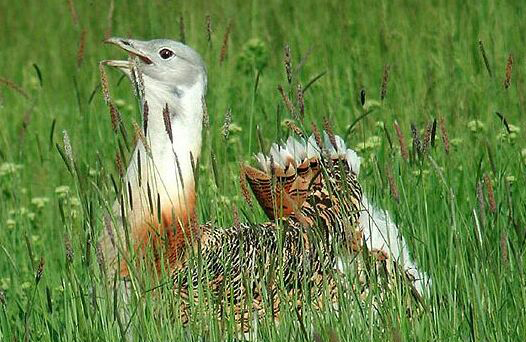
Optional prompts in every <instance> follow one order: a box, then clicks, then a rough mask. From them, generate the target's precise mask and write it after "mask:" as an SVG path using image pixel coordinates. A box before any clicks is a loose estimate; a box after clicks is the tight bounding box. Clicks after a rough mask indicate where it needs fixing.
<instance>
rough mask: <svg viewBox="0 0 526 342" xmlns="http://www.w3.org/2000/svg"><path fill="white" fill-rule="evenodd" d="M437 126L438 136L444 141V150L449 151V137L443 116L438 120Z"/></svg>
mask: <svg viewBox="0 0 526 342" xmlns="http://www.w3.org/2000/svg"><path fill="white" fill-rule="evenodd" d="M438 127H439V128H440V137H441V138H442V143H444V151H446V153H449V137H448V134H447V130H446V124H445V123H444V118H443V117H440V119H439V120H438Z"/></svg>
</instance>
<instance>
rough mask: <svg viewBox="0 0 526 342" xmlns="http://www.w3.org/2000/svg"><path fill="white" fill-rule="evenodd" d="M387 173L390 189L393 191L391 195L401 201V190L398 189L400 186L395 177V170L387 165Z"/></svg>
mask: <svg viewBox="0 0 526 342" xmlns="http://www.w3.org/2000/svg"><path fill="white" fill-rule="evenodd" d="M385 173H386V175H387V182H388V183H389V190H390V192H391V197H392V198H393V199H394V200H395V201H396V202H400V192H399V191H398V187H397V186H396V182H395V180H394V177H393V172H392V171H391V167H389V166H388V165H386V167H385Z"/></svg>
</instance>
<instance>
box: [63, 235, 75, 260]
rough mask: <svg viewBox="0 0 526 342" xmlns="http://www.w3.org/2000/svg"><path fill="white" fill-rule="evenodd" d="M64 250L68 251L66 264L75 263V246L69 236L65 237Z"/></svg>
mask: <svg viewBox="0 0 526 342" xmlns="http://www.w3.org/2000/svg"><path fill="white" fill-rule="evenodd" d="M64 249H65V251H66V262H67V263H68V264H71V263H72V262H73V256H74V254H73V246H72V245H71V239H70V238H69V236H68V235H64Z"/></svg>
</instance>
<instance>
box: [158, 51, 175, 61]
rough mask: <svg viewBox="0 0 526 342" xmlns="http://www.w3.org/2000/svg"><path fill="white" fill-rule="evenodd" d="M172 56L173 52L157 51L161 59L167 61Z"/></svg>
mask: <svg viewBox="0 0 526 342" xmlns="http://www.w3.org/2000/svg"><path fill="white" fill-rule="evenodd" d="M173 55H174V52H173V51H172V50H170V49H162V50H161V51H159V56H161V58H162V59H168V58H170V57H172V56H173Z"/></svg>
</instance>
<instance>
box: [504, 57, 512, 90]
mask: <svg viewBox="0 0 526 342" xmlns="http://www.w3.org/2000/svg"><path fill="white" fill-rule="evenodd" d="M512 66H513V56H512V55H511V53H510V55H509V56H508V61H507V63H506V78H505V79H504V88H506V89H508V88H509V87H510V85H511V69H512Z"/></svg>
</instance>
